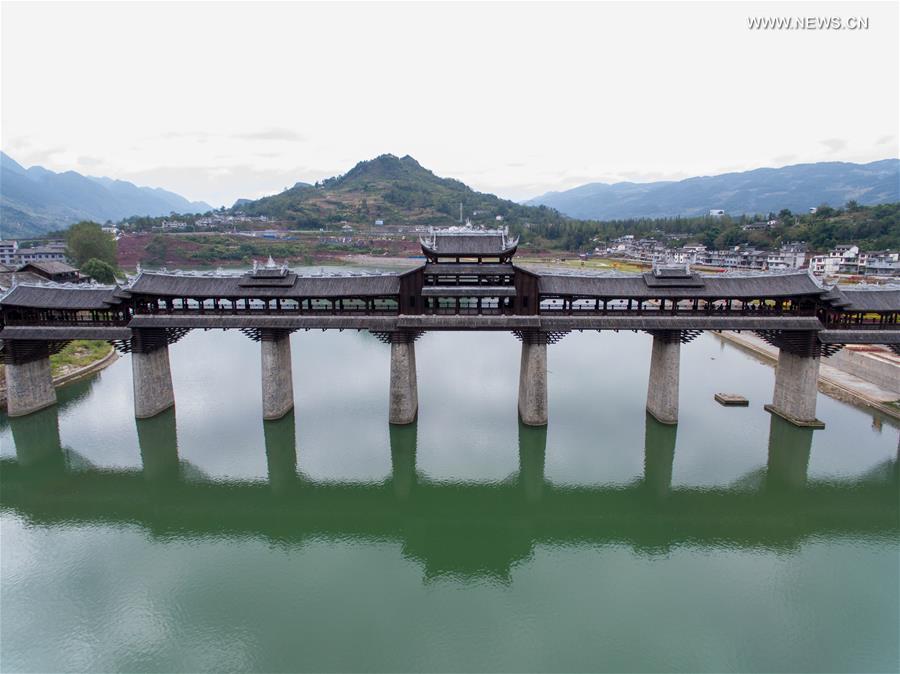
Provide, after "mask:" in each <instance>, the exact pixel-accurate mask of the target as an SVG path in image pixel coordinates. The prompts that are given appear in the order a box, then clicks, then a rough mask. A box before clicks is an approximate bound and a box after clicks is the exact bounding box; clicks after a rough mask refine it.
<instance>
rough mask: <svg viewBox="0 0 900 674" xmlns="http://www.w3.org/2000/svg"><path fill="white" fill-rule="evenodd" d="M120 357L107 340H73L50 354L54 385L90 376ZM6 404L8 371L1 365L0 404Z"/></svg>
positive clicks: (69, 382) (58, 385)
mask: <svg viewBox="0 0 900 674" xmlns="http://www.w3.org/2000/svg"><path fill="white" fill-rule="evenodd" d="M118 358H119V354H118V352H117V351H116V350H115V349H114V348H113V347H112V345H111V344H108V343H106V342H95V341H90V340H76V341H73V342H71V343H69V344H68V345H66V347H65V348H64V349H63V350H62V351H60V352H59V353H57V354H54V355H52V356H50V367H51V372H52V373H53V386H55V387H56V388H59V387H60V386H65V385H66V384H71V383H72V382H76V381H79V380H81V379H84V378H85V377H89V376H90V375H92V374H94V373H95V372H99V371H100V370H102V369H104V368H106V367H108V366H110V365H112V364H113V363H114V362H116V360H118ZM5 404H6V372H5V370H4V367H3V366H2V365H0V406H2V405H5Z"/></svg>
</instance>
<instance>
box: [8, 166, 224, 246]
mask: <svg viewBox="0 0 900 674" xmlns="http://www.w3.org/2000/svg"><path fill="white" fill-rule="evenodd" d="M209 210H212V206H210V205H209V204H206V203H204V202H202V201H188V200H187V199H185V198H184V197H182V196H179V195H177V194H175V193H174V192H169V191H167V190H164V189H160V188H153V187H138V186H137V185H134V184H133V183H130V182H126V181H124V180H113V179H111V178H95V177H91V176H83V175H81V174H80V173H76V172H75V171H66V172H64V173H55V172H53V171H48V170H47V169H45V168H42V167H40V166H32V167H31V168H29V169H26V168H24V167H22V166H21V165H20V164H18V163H17V162H16V161H15V160H14V159H12V158H11V157H10V156H9V155H7V154H5V153H2V152H0V238H4V239H14V238H21V237H24V236H33V235H37V234H41V233H44V232H48V231H52V230H54V229H63V228H65V227H68V226H69V225H71V224H73V223H75V222H78V221H80V220H94V221H96V222H101V223H102V222H106V221H107V220H113V221H117V220H121V219H122V218H127V217H129V216H132V215H150V216H158V215H168V214H169V213H170V212H172V211H175V212H176V213H205V212H206V211H209Z"/></svg>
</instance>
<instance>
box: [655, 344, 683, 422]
mask: <svg viewBox="0 0 900 674" xmlns="http://www.w3.org/2000/svg"><path fill="white" fill-rule="evenodd" d="M652 334H653V349H652V351H651V354H650V382H649V384H648V385H647V411H648V412H649V413H650V414H652V415H653V417H654V418H655V419H656V420H657V421H659V422H660V423H663V424H677V423H678V374H679V372H678V371H679V367H680V364H681V332H680V331H679V330H658V331H655V332H653V333H652Z"/></svg>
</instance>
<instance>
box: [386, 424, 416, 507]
mask: <svg viewBox="0 0 900 674" xmlns="http://www.w3.org/2000/svg"><path fill="white" fill-rule="evenodd" d="M388 432H389V434H390V435H389V438H390V443H391V483H392V484H393V487H394V494H395V495H396V496H397V498H399V499H401V500H403V499H406V498H408V497H409V495H410V493H412V490H413V489H414V488H415V486H416V481H417V476H416V441H417V438H418V431H417V429H416V424H415V422H413V423H411V424H405V425H403V426H400V425H397V424H392V425H391V426H390V428H389V430H388Z"/></svg>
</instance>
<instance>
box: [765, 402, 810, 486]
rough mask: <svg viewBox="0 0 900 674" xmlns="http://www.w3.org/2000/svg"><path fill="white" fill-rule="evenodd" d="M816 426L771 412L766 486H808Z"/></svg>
mask: <svg viewBox="0 0 900 674" xmlns="http://www.w3.org/2000/svg"><path fill="white" fill-rule="evenodd" d="M813 430H814V429H812V428H808V427H807V428H803V427H799V426H795V425H794V424H792V423H790V422H788V421H785V420H784V419H782V418H781V417H780V416H779V415H776V414H773V415H772V419H771V423H770V425H769V456H768V460H767V461H766V486H767V488H769V489H774V490H779V489H781V490H784V489H801V488H803V487H805V486H806V476H807V472H808V469H809V457H810V454H811V450H812V436H813Z"/></svg>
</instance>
